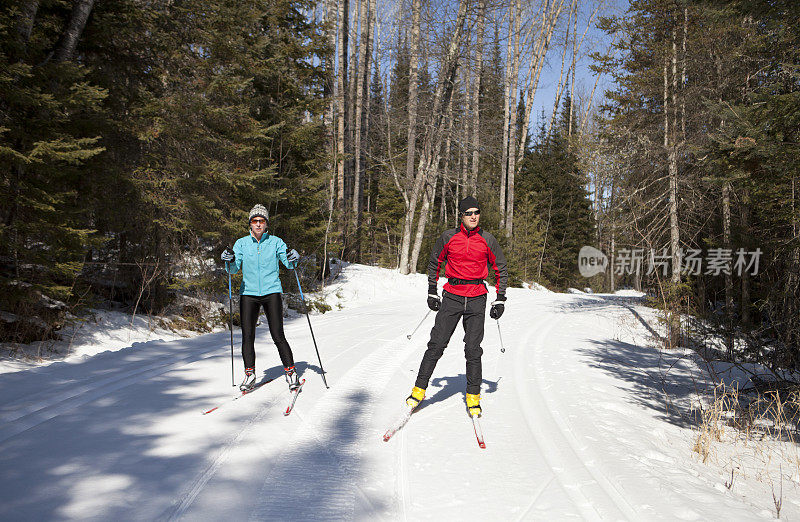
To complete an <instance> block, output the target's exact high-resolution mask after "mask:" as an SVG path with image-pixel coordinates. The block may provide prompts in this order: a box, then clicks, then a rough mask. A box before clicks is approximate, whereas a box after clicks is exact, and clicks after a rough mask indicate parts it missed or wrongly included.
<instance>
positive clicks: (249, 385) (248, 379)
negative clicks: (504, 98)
mask: <svg viewBox="0 0 800 522" xmlns="http://www.w3.org/2000/svg"><path fill="white" fill-rule="evenodd" d="M255 385H256V369H255V368H245V369H244V380H243V381H242V384H240V385H239V389H240V390H242V391H243V392H246V391H250V390H252V389H253V388H254V387H255Z"/></svg>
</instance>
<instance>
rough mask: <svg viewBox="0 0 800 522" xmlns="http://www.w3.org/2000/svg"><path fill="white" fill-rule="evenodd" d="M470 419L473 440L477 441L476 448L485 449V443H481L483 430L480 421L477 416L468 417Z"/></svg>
mask: <svg viewBox="0 0 800 522" xmlns="http://www.w3.org/2000/svg"><path fill="white" fill-rule="evenodd" d="M470 418H471V419H472V431H473V432H474V433H475V439H476V440H477V441H478V446H479V447H480V448H481V449H486V443H485V442H484V441H483V429H482V428H481V421H480V419H479V418H478V417H477V416H472V417H470Z"/></svg>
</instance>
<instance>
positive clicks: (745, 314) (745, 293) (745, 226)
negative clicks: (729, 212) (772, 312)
mask: <svg viewBox="0 0 800 522" xmlns="http://www.w3.org/2000/svg"><path fill="white" fill-rule="evenodd" d="M741 213H742V214H741V215H742V233H743V234H744V235H745V237H750V191H749V190H748V189H744V191H743V193H742V209H741ZM741 309H742V326H744V327H748V326H750V323H751V317H750V272H749V271H747V270H743V271H742V304H741Z"/></svg>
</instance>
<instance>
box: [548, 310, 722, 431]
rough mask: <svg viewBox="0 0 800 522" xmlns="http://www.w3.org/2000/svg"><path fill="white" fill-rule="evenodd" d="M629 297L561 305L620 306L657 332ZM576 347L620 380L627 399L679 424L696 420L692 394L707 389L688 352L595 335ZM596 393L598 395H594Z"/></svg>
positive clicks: (599, 366)
mask: <svg viewBox="0 0 800 522" xmlns="http://www.w3.org/2000/svg"><path fill="white" fill-rule="evenodd" d="M630 300H631V298H629V297H628V298H619V297H617V296H593V299H592V300H591V301H590V302H581V303H580V304H579V305H578V306H569V305H567V306H564V307H563V311H564V312H565V313H567V314H569V313H570V312H571V311H586V309H587V307H591V308H597V309H598V310H600V311H602V310H603V309H607V310H609V311H611V310H613V309H614V308H615V307H619V306H621V307H623V308H625V309H626V310H628V311H629V312H631V313H632V314H633V315H634V317H635V318H636V319H637V320H638V321H639V322H641V323H642V324H643V326H645V327H646V328H647V330H648V332H649V333H650V334H651V336H653V337H656V338H660V337H661V336H660V335H658V334H657V333H656V332H655V331H654V330H653V328H652V327H651V326H650V325H648V324H647V322H646V321H645V320H644V319H643V318H642V317H641V315H640V314H639V313H637V312H636V310H634V309H633V308H632V307H631V301H630ZM587 341H588V342H585V343H582V347H581V348H578V349H577V352H578V353H579V354H581V355H583V356H585V357H586V358H587V359H588V360H589V364H590V366H592V367H594V368H599V369H601V370H603V371H604V372H606V373H608V374H611V375H613V376H614V377H616V378H618V379H620V380H621V381H624V382H625V383H626V384H624V385H620V386H619V388H620V389H624V390H625V391H626V392H627V393H626V395H627V399H628V400H629V401H630V402H631V403H634V404H638V405H640V406H643V407H645V408H647V409H651V410H654V411H656V412H657V413H658V416H659V417H660V418H661V419H663V420H666V421H667V422H670V423H672V424H674V425H676V426H680V427H684V428H687V427H692V426H694V425H695V424H696V420H695V414H694V412H693V409H692V403H693V401H694V400H695V397H696V396H697V394H698V393H699V392H701V391H703V390H705V389H706V387H707V385H708V382H707V380H706V379H705V377H704V374H703V372H702V371H701V369H700V368H699V367H698V366H697V364H696V358H695V357H694V356H693V355H692V354H691V353H688V354H687V353H685V352H683V351H667V350H661V349H659V348H657V347H654V346H642V345H638V344H632V343H628V342H624V341H621V340H618V339H612V338H603V337H602V336H600V335H596V336H593V338H592V339H587ZM598 399H601V397H598Z"/></svg>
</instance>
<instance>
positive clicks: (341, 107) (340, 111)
mask: <svg viewBox="0 0 800 522" xmlns="http://www.w3.org/2000/svg"><path fill="white" fill-rule="evenodd" d="M349 9H350V5H349V0H339V42H338V46H339V71H338V75H337V78H336V112H337V115H336V118H337V135H336V143H337V145H336V174H337V180H336V181H337V194H336V202H337V204H338V207H339V211H340V212H341V213H342V214H344V205H345V192H344V162H345V150H344V133H345V116H346V111H345V108H346V107H345V100H346V96H345V92H346V91H345V89H346V88H347V83H348V82H347V39H348V32H349V28H348V12H349ZM341 222H342V223H343V222H344V217H343V216H342V217H341ZM342 229H344V227H342Z"/></svg>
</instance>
